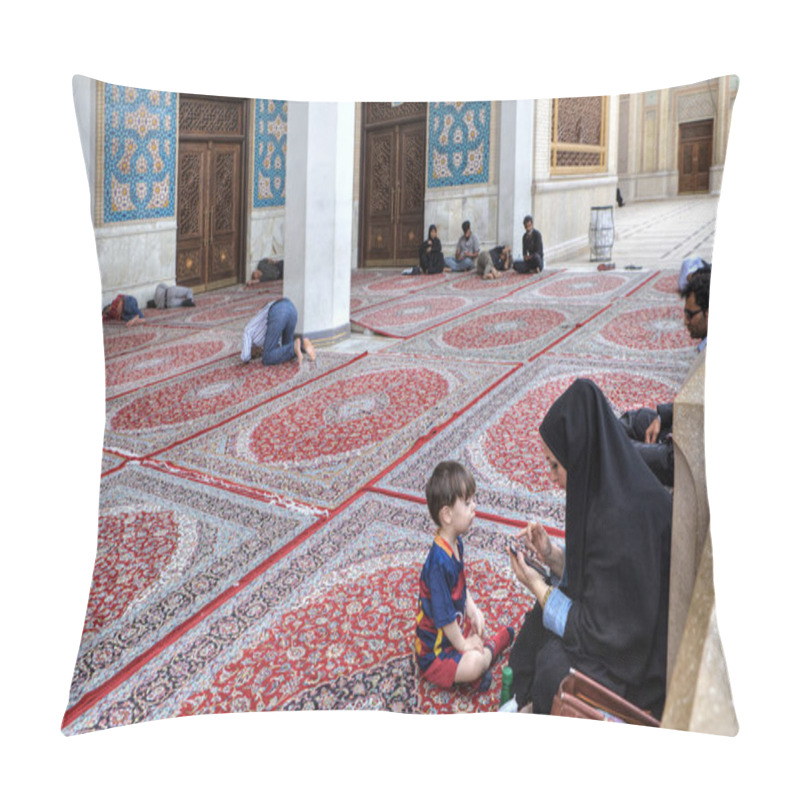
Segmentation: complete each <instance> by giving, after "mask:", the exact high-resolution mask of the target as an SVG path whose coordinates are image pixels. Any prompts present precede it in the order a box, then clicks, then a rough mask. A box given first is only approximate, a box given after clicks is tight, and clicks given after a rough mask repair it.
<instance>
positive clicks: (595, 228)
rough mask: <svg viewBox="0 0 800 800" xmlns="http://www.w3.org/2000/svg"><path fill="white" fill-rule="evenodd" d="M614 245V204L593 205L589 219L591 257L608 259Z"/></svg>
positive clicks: (591, 258) (592, 258) (598, 259)
mask: <svg viewBox="0 0 800 800" xmlns="http://www.w3.org/2000/svg"><path fill="white" fill-rule="evenodd" d="M613 247H614V206H592V213H591V217H590V220H589V259H590V260H591V261H607V260H608V259H610V258H611V249H612V248H613Z"/></svg>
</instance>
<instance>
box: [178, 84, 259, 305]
mask: <svg viewBox="0 0 800 800" xmlns="http://www.w3.org/2000/svg"><path fill="white" fill-rule="evenodd" d="M245 114H246V106H245V104H244V102H243V101H241V100H235V99H230V98H206V97H195V96H183V95H182V96H181V111H180V140H179V152H178V212H177V217H178V234H177V263H176V280H177V282H178V284H180V285H181V286H191V287H194V288H196V289H199V290H203V289H213V288H217V287H220V286H227V285H230V284H232V283H236V282H237V281H239V280H240V278H241V277H242V276H243V275H244V269H243V265H242V263H241V261H242V252H243V247H242V240H243V232H244V218H243V207H244V197H243V194H242V192H243V184H244V181H243V173H244V164H243V157H244V156H243V154H244V131H245Z"/></svg>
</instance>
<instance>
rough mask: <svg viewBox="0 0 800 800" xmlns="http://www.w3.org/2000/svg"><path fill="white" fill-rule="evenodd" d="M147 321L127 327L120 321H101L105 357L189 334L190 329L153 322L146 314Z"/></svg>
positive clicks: (123, 353)
mask: <svg viewBox="0 0 800 800" xmlns="http://www.w3.org/2000/svg"><path fill="white" fill-rule="evenodd" d="M145 319H146V320H147V322H146V323H145V324H139V325H135V326H131V327H130V328H129V327H127V326H126V325H125V324H124V323H120V322H104V323H103V349H104V351H105V357H106V359H110V358H114V357H115V356H121V355H126V354H128V353H133V352H136V351H137V350H143V349H145V348H147V347H152V346H153V345H158V344H167V343H170V342H175V341H177V340H179V339H183V338H184V337H186V336H190V335H191V333H192V331H191V330H186V329H175V328H170V327H168V326H165V325H161V324H158V323H157V322H153V321H152V320H151V318H150V315H149V314H148V316H147V317H145Z"/></svg>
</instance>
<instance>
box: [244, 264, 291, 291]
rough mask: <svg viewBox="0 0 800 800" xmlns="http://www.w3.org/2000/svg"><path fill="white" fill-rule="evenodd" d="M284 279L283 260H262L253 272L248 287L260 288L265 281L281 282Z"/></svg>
mask: <svg viewBox="0 0 800 800" xmlns="http://www.w3.org/2000/svg"><path fill="white" fill-rule="evenodd" d="M282 279H283V259H282V258H281V259H277V260H276V259H274V258H262V259H261V261H259V262H258V266H257V267H256V268H255V269H254V270H253V274H252V275H251V276H250V280H249V281H247V283H246V284H245V285H246V286H258V285H259V284H261V283H264V282H265V281H279V280H282Z"/></svg>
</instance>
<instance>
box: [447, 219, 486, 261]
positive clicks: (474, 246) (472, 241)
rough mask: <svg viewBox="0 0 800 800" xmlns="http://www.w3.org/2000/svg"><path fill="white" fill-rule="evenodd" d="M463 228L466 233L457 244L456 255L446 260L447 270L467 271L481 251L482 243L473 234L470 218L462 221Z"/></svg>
mask: <svg viewBox="0 0 800 800" xmlns="http://www.w3.org/2000/svg"><path fill="white" fill-rule="evenodd" d="M461 230H462V231H464V235H463V236H462V237H461V238H460V239H459V240H458V244H456V257H455V258H446V259H445V260H444V271H445V272H466V271H467V270H470V269H472V268H473V267H474V266H475V259H476V258H477V257H478V253H480V251H481V244H480V242H479V241H478V237H477V236H475V234H473V232H472V230H471V228H470V222H469V220H465V221H464V222H462V223H461Z"/></svg>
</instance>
